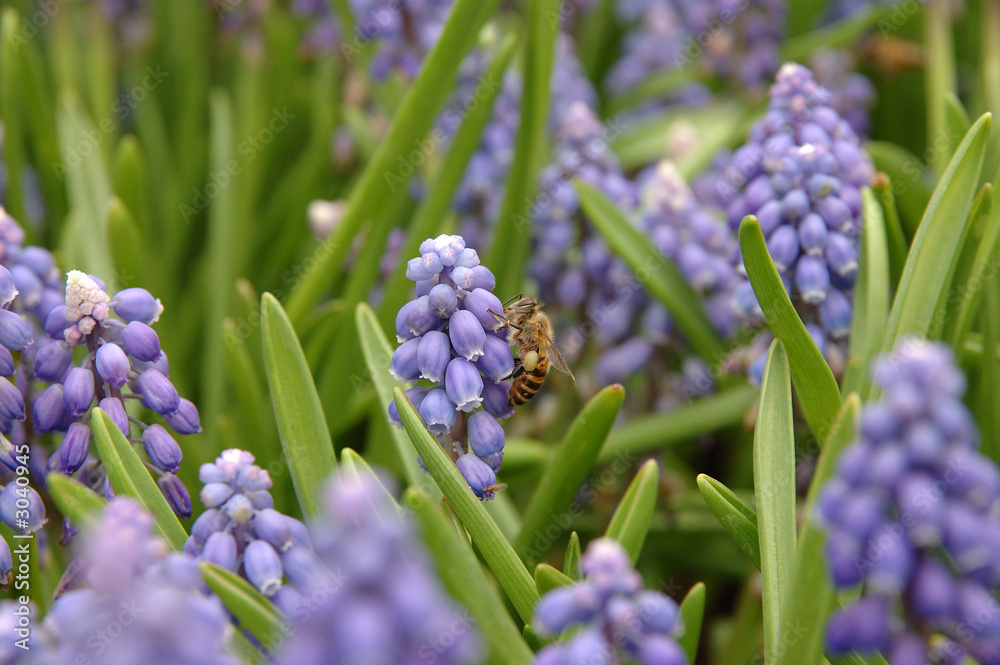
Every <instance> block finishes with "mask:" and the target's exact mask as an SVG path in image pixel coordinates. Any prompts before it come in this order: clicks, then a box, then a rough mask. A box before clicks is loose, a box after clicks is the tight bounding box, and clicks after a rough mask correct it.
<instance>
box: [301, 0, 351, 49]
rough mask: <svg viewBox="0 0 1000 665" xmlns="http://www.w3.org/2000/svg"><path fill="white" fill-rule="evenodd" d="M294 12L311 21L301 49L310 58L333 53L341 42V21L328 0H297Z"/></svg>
mask: <svg viewBox="0 0 1000 665" xmlns="http://www.w3.org/2000/svg"><path fill="white" fill-rule="evenodd" d="M292 12H293V13H294V14H296V15H297V16H301V17H303V18H305V19H307V20H308V21H309V25H308V26H307V28H306V33H305V36H304V37H303V38H302V44H301V50H302V52H303V53H304V54H305V56H306V57H308V58H315V57H317V56H320V55H327V54H329V53H333V52H334V51H336V49H337V45H338V43H339V42H340V23H339V22H338V21H337V18H336V17H335V16H334V15H333V13H332V12H331V11H330V4H329V3H327V2H326V0H295V2H294V3H293V4H292Z"/></svg>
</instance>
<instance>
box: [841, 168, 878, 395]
mask: <svg viewBox="0 0 1000 665" xmlns="http://www.w3.org/2000/svg"><path fill="white" fill-rule="evenodd" d="M861 225H862V229H863V231H862V233H861V252H860V255H859V256H858V263H859V264H860V266H859V268H858V275H857V280H856V281H855V284H854V320H853V321H851V337H850V346H849V348H848V353H847V368H846V371H845V373H844V385H843V389H842V394H844V395H846V394H847V393H849V392H857V393H859V394H860V395H861V396H862V398H863V397H864V396H865V395H867V394H868V376H869V369H870V365H871V361H872V359H873V358H874V357H875V356H876V355H878V353H879V352H880V351H881V349H882V335H883V330H884V327H885V322H886V320H887V318H888V316H889V291H890V287H889V257H888V249H887V243H886V233H885V220H884V219H883V217H882V206H881V205H880V204H879V202H878V201H877V200H876V198H875V195H874V194H873V193H872V190H871V189H870V188H868V187H864V188H862V190H861Z"/></svg>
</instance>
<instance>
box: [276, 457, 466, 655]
mask: <svg viewBox="0 0 1000 665" xmlns="http://www.w3.org/2000/svg"><path fill="white" fill-rule="evenodd" d="M311 531H312V534H313V539H314V541H315V543H316V553H317V554H318V555H319V556H318V558H314V559H311V560H310V561H309V562H308V564H307V565H296V566H295V572H294V573H292V574H290V578H291V577H293V576H294V578H295V579H293V580H292V582H293V585H294V587H295V588H294V589H292V588H290V587H286V589H287V593H284V594H282V595H281V596H279V597H276V598H275V602H276V603H277V604H278V607H279V608H280V609H281V610H282V611H283V612H285V614H286V615H287V616H288V617H289V618H290V619H292V620H293V621H295V622H296V623H295V631H294V632H295V637H294V638H293V639H291V640H289V641H288V642H287V643H286V644H285V646H284V647H283V649H282V650H281V651H279V652H278V653H277V655H276V659H275V662H276V663H278V665H292V664H296V665H297V664H298V663H329V662H335V663H410V662H418V661H419V660H426V659H427V657H430V658H432V659H433V661H434V662H435V663H442V664H443V665H465V664H469V665H472V664H473V663H479V662H481V658H482V656H483V649H482V644H481V641H480V639H479V636H478V634H477V632H476V630H475V627H474V626H473V621H474V620H473V619H472V618H471V617H470V616H469V615H468V612H467V610H464V609H462V608H461V607H460V606H458V605H457V604H456V603H455V602H454V601H452V600H451V599H450V598H449V597H448V596H447V595H446V593H445V592H444V590H443V589H442V587H441V584H440V582H439V581H438V580H437V579H436V577H435V575H434V573H433V569H432V567H431V563H430V561H429V559H428V556H427V553H426V551H425V549H424V547H423V544H422V543H421V542H420V541H419V539H418V538H417V535H416V534H415V532H414V529H413V527H412V525H411V522H410V520H409V519H408V518H406V517H405V516H403V515H402V514H401V513H399V512H398V508H397V507H396V506H395V505H394V504H393V501H392V499H391V497H390V496H389V495H388V494H387V493H386V491H385V489H383V487H382V486H381V485H380V484H379V482H378V481H377V480H375V478H374V477H370V476H361V475H353V474H349V473H347V472H340V473H338V474H337V475H335V476H334V477H333V478H332V479H331V480H330V481H329V483H328V485H327V488H326V492H325V494H324V501H323V514H322V515H321V517H320V518H319V519H318V520H317V521H316V523H315V524H312V525H311ZM286 557H287V555H286ZM288 566H289V562H286V568H287V567H288Z"/></svg>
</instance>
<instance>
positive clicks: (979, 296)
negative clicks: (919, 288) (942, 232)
mask: <svg viewBox="0 0 1000 665" xmlns="http://www.w3.org/2000/svg"><path fill="white" fill-rule="evenodd" d="M973 223H975V220H974V219H973ZM965 244H966V247H967V250H971V251H967V250H963V252H962V256H961V257H960V258H959V261H960V264H959V267H960V268H966V270H965V271H964V274H963V276H962V277H963V278H962V279H961V280H959V281H956V282H955V284H954V285H953V286H952V288H951V289H950V291H949V296H950V297H949V298H948V302H947V304H948V305H950V306H954V305H955V304H956V303H955V300H956V299H957V300H958V302H957V305H958V308H957V309H958V311H957V312H954V310H952V311H950V312H949V314H950V315H951V316H950V318H949V321H948V323H949V327H948V331H949V335H948V342H949V343H950V344H951V347H952V348H953V349H955V350H956V351H957V350H959V349H961V348H962V343H963V341H964V340H965V338H966V336H967V335H968V334H969V331H970V330H971V329H972V323H973V321H974V320H975V317H976V312H978V311H979V310H980V304H981V303H982V301H983V293H984V291H985V289H984V288H983V285H984V284H986V283H987V282H989V281H990V280H992V279H993V278H994V277H996V275H997V272H998V271H1000V257H998V256H997V249H998V247H1000V204H998V203H997V202H996V201H994V202H993V204H992V206H991V207H990V209H989V210H988V217H987V218H986V223H985V224H984V225H983V227H982V229H981V232H980V233H978V234H976V233H970V234H969V238H968V239H967V240H966V243H965ZM969 254H971V255H973V256H972V258H971V260H970V261H968V263H966V261H965V257H966V256H968V255H969Z"/></svg>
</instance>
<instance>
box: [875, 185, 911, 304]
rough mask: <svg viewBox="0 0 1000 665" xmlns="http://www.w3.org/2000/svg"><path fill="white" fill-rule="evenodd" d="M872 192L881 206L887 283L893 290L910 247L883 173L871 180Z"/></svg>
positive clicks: (891, 186) (890, 187)
mask: <svg viewBox="0 0 1000 665" xmlns="http://www.w3.org/2000/svg"><path fill="white" fill-rule="evenodd" d="M872 190H873V191H874V192H875V194H876V196H878V200H879V203H880V204H881V206H882V216H883V217H884V218H885V236H886V245H887V251H888V253H889V283H890V284H891V285H892V288H893V289H895V288H896V285H897V284H899V278H900V277H902V275H903V266H904V265H905V264H906V253H907V252H909V251H910V247H909V245H908V244H907V242H906V235H905V234H904V233H903V226H902V223H901V222H900V221H899V210H898V209H897V208H896V195H895V193H894V192H893V182H892V180H891V179H890V178H889V176H888V175H886V174H885V173H877V174H875V177H874V178H872Z"/></svg>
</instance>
